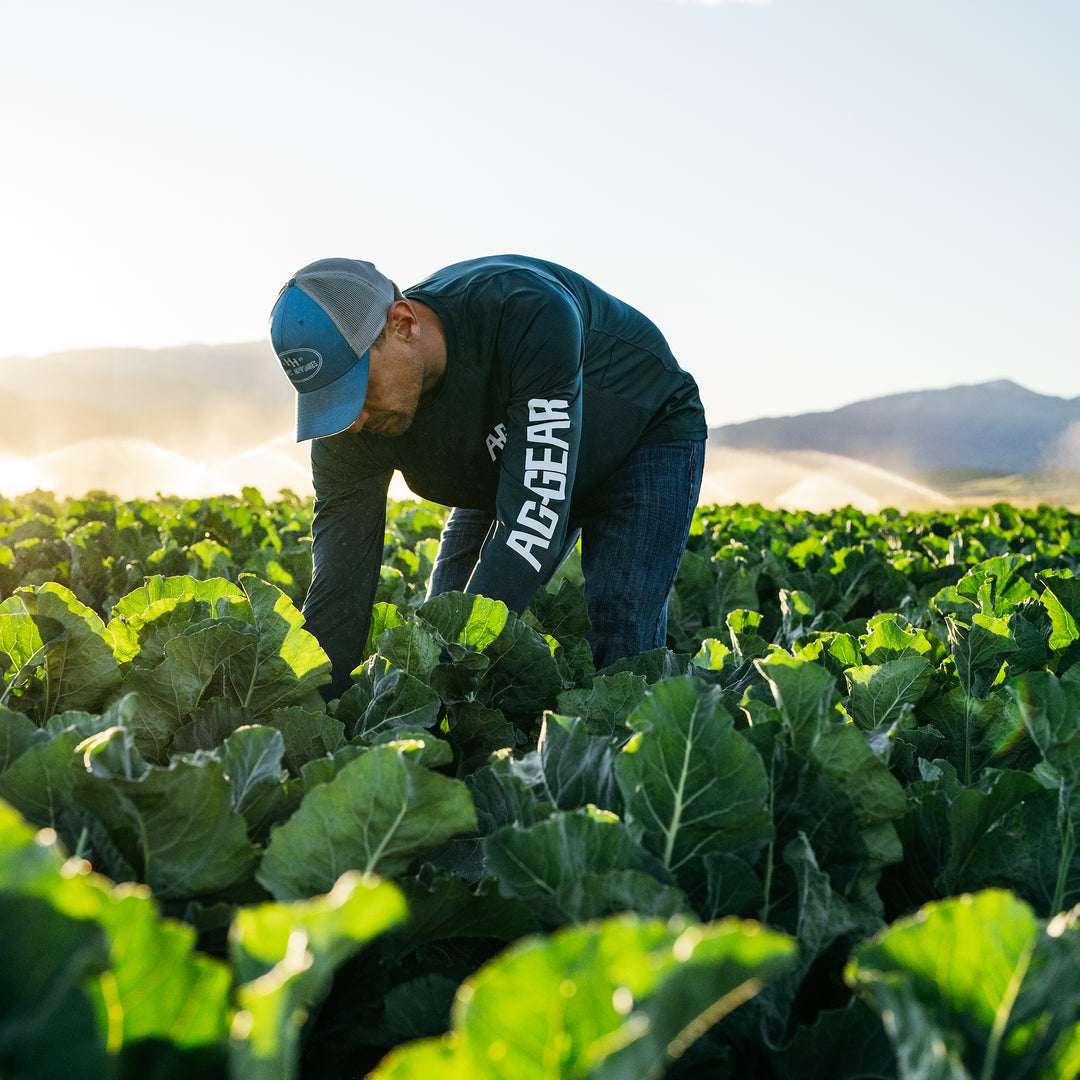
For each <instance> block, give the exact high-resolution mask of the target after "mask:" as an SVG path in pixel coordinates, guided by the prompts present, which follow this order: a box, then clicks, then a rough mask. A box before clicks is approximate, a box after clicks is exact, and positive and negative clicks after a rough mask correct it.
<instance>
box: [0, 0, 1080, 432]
mask: <svg viewBox="0 0 1080 1080" xmlns="http://www.w3.org/2000/svg"><path fill="white" fill-rule="evenodd" d="M3 22H4V30H3V34H2V36H0V101H2V105H0V109H2V117H3V130H4V150H5V153H4V167H3V170H2V172H0V207H2V209H0V252H2V253H3V257H2V259H0V297H2V299H0V309H2V317H0V356H9V355H15V354H20V355H25V356H29V357H34V356H39V355H42V354H44V353H47V352H51V351H56V350H61V349H69V348H80V347H98V346H107V345H138V346H146V347H160V346H165V345H176V344H183V343H189V342H206V343H216V342H230V341H250V340H254V339H257V338H260V337H263V336H264V335H265V331H266V317H267V313H268V311H269V308H270V306H271V304H272V302H273V299H274V296H275V294H276V292H277V290H278V288H279V286H280V285H281V284H282V282H283V281H284V280H285V279H286V278H287V277H288V276H289V275H290V274H291V273H292V271H294V270H295V269H296V268H297V267H299V266H300V265H302V264H303V263H305V262H308V261H310V260H311V259H315V258H320V257H323V256H328V255H350V256H354V257H359V258H367V259H372V260H373V261H375V262H376V263H378V264H379V266H380V267H381V268H382V269H383V270H384V271H385V272H386V273H388V274H390V275H391V276H392V277H394V278H395V279H396V280H397V281H398V283H399V284H400V285H402V286H403V287H407V286H408V285H409V284H410V283H412V282H413V281H416V280H418V279H419V278H421V277H423V276H424V275H425V274H426V273H428V272H429V271H430V270H433V269H435V268H437V267H438V266H441V265H444V264H445V263H448V262H453V261H455V260H457V259H461V258H468V257H472V256H474V255H480V254H492V253H497V252H502V251H518V252H524V253H528V254H536V255H542V256H544V257H546V258H550V259H554V260H556V261H559V262H563V263H566V264H567V265H569V266H573V267H575V268H576V269H579V270H581V271H583V272H584V273H586V274H588V275H589V276H591V277H592V278H593V279H594V280H595V281H597V282H598V283H599V284H601V285H603V286H605V287H606V288H608V289H610V290H611V291H612V292H615V293H616V294H618V295H620V296H622V297H623V298H624V299H626V300H629V301H630V302H632V303H634V304H636V305H637V306H638V307H640V308H642V309H643V310H644V311H645V312H647V313H648V314H649V315H651V316H652V317H653V318H654V319H655V320H656V321H657V322H658V323H659V324H660V326H661V327H662V329H663V330H664V331H665V332H666V333H667V335H668V337H669V339H670V341H671V343H672V345H673V347H674V349H675V351H676V354H677V355H678V356H679V358H680V360H681V361H682V363H683V365H684V366H685V367H687V368H688V369H690V370H691V371H693V372H694V374H695V375H696V376H697V377H698V380H699V382H700V384H701V386H702V391H703V397H704V399H705V403H706V408H707V411H708V415H709V420H710V423H712V424H713V425H716V424H721V423H726V422H732V421H737V420H744V419H750V418H753V417H757V416H764V415H779V414H785V413H794V412H803V411H809V410H811V409H827V408H834V407H836V406H839V405H843V404H846V403H848V402H850V401H854V400H858V399H861V398H865V397H872V396H876V395H879V394H883V393H889V392H893V391H900V390H909V389H922V388H925V387H931V386H948V385H954V384H957V383H966V382H981V381H984V380H988V379H996V378H1013V379H1015V380H1016V381H1018V382H1021V383H1022V384H1024V385H1026V386H1029V387H1031V388H1032V389H1035V390H1039V391H1042V392H1045V393H1056V394H1060V395H1062V396H1065V397H1072V396H1076V395H1080V355H1078V347H1077V343H1078V340H1080V334H1078V329H1080V327H1078V322H1080V316H1078V312H1080V297H1078V296H1077V292H1078V285H1080V254H1078V253H1080V213H1078V211H1077V192H1078V191H1080V148H1078V141H1077V125H1076V113H1077V107H1078V105H1080V65H1078V64H1077V60H1076V57H1077V56H1078V55H1080V3H1077V0H1014V2H1005V0H771V2H754V3H751V2H747V0H729V2H720V3H711V4H705V3H700V2H694V0H682V2H677V0H530V2H524V0H411V2H407V3H398V4H394V3H391V2H384V3H380V4H376V3H370V2H367V0H353V2H351V3H347V2H343V0H305V3H304V5H302V6H301V5H298V4H296V3H295V2H289V3H285V2H283V0H263V2H261V3H259V4H254V3H250V4H249V3H229V2H228V0H184V2H183V3H180V4H172V3H170V4H164V3H158V2H152V0H93V2H92V3H87V2H86V0H69V2H63V0H37V2H35V3H25V4H18V5H15V4H14V3H11V4H8V5H6V6H5V12H4V20H3Z"/></svg>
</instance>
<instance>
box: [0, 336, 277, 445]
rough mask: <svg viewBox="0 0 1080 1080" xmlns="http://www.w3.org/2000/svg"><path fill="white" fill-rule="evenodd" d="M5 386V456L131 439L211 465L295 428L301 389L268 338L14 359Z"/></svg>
mask: <svg viewBox="0 0 1080 1080" xmlns="http://www.w3.org/2000/svg"><path fill="white" fill-rule="evenodd" d="M0 386H3V387H4V395H3V404H4V412H3V423H2V424H0V453H4V452H6V453H12V454H16V453H17V454H21V455H33V454H42V453H47V452H49V451H52V450H55V449H56V448H57V447H58V446H62V445H65V444H67V443H70V442H72V441H74V440H76V439H91V438H98V437H106V436H110V437H111V436H128V437H131V438H135V439H146V440H148V441H151V442H154V443H156V444H157V445H159V446H161V447H163V448H165V449H167V450H171V451H175V452H177V453H182V454H186V455H188V456H189V457H193V458H195V459H196V460H205V461H212V460H218V459H220V458H221V457H223V456H229V455H231V454H232V453H239V452H240V451H242V450H245V449H247V448H248V447H250V446H253V445H257V444H259V443H262V442H265V441H268V440H270V439H273V438H275V437H277V436H280V435H281V434H282V433H283V432H287V431H289V430H290V428H291V425H292V423H293V409H294V404H293V401H294V395H293V390H292V387H290V386H289V384H288V382H287V381H286V379H285V378H284V377H283V376H282V374H281V369H280V368H279V367H278V365H277V362H276V359H275V357H274V353H273V350H272V349H271V347H270V343H269V341H266V342H248V343H241V344H237V345H184V346H180V347H177V348H170V349H120V348H117V349H80V350H75V351H72V352H62V353H52V354H50V355H48V356H41V357H36V358H34V359H32V360H28V359H26V358H25V357H20V356H8V357H3V358H0ZM21 387H27V389H26V390H22V389H20V388H21Z"/></svg>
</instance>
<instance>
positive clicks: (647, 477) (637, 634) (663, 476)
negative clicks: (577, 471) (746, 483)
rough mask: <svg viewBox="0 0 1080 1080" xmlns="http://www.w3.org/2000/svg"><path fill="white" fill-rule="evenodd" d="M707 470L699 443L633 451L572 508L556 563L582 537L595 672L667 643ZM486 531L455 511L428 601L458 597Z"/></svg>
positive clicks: (478, 515) (487, 525)
mask: <svg viewBox="0 0 1080 1080" xmlns="http://www.w3.org/2000/svg"><path fill="white" fill-rule="evenodd" d="M704 464H705V443H704V441H703V440H689V439H684V440H678V441H674V442H668V443H647V444H645V445H643V446H638V447H637V448H636V449H635V450H634V451H633V452H632V453H631V454H630V456H629V457H628V458H627V459H626V461H624V462H623V464H622V465H621V466H620V467H619V468H618V469H617V470H616V471H615V472H614V473H613V474H612V475H611V476H610V477H609V478H608V480H607V482H606V483H605V484H604V487H603V490H602V491H598V492H595V493H593V494H592V495H590V496H589V497H588V499H586V500H584V501H582V500H578V499H576V498H575V499H574V501H572V503H571V507H570V533H569V535H568V537H567V543H566V546H565V548H564V550H563V552H562V555H561V557H560V559H559V563H560V564H561V563H562V561H563V560H564V559H565V558H566V556H567V555H569V554H570V552H571V551H572V550H573V548H574V545H575V544H576V543H577V540H578V537H579V536H580V537H581V569H582V573H583V574H584V577H585V606H586V608H587V609H588V612H589V619H590V621H591V622H592V630H591V631H590V633H589V644H590V645H591V646H592V650H593V657H594V659H595V661H596V666H597V668H604V667H607V666H608V665H609V664H613V663H614V662H615V661H616V660H618V659H620V658H621V657H624V656H635V655H637V654H638V653H641V652H646V651H647V650H649V649H655V648H660V647H661V646H663V645H665V644H666V642H667V600H668V594H669V593H670V592H671V586H672V585H673V584H674V582H675V575H676V573H677V572H678V570H679V563H680V562H681V560H682V555H683V551H684V550H685V549H686V539H687V537H688V536H689V534H690V522H691V520H692V518H693V516H694V509H695V507H696V506H697V501H698V493H699V491H700V488H701V471H702V468H703V467H704ZM491 526H492V516H491V514H490V512H488V511H486V510H469V509H466V508H463V507H456V508H455V509H454V510H453V511H451V513H450V516H449V518H448V519H447V521H446V525H445V526H444V528H443V532H442V537H441V539H440V540H439V550H438V554H437V555H436V557H435V567H434V569H433V570H432V573H431V581H430V582H429V584H428V595H429V596H437V595H438V594H439V593H443V592H452V591H454V590H463V589H464V588H465V584H466V582H468V580H469V577H470V575H471V574H472V572H473V568H474V567H475V566H476V563H477V560H478V559H479V557H480V548H481V547H482V545H483V543H484V540H485V539H486V538H487V535H488V532H489V530H490V529H491Z"/></svg>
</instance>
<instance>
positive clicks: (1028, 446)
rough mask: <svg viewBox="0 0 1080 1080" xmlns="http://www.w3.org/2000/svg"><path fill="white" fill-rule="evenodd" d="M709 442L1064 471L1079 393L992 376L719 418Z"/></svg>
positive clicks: (872, 460)
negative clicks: (1054, 393)
mask: <svg viewBox="0 0 1080 1080" xmlns="http://www.w3.org/2000/svg"><path fill="white" fill-rule="evenodd" d="M709 442H710V445H712V446H715V447H727V448H730V449H735V450H755V451H766V452H777V451H786V450H816V451H824V452H826V453H831V454H839V455H841V456H843V457H849V458H855V459H856V460H859V461H863V462H865V463H868V464H871V465H876V466H878V467H880V468H883V469H889V470H891V471H893V472H898V473H902V474H904V475H913V474H925V473H931V472H936V471H940V470H957V469H959V470H986V471H992V472H1000V473H1029V472H1034V471H1036V470H1041V469H1048V468H1073V467H1076V466H1080V398H1068V399H1067V398H1060V397H1051V396H1048V395H1045V394H1037V393H1035V392H1034V391H1031V390H1027V389H1025V388H1024V387H1022V386H1020V385H1018V384H1017V383H1015V382H1011V381H1010V380H1007V379H1001V380H997V381H994V382H986V383H979V384H976V385H972V386H954V387H951V388H949V389H944V390H917V391H912V392H910V393H903V394H889V395H887V396H884V397H877V398H871V399H869V400H866V401H858V402H855V403H854V404H852V405H845V406H843V407H842V408H839V409H833V410H831V411H829V412H810V413H802V414H800V415H797V416H782V417H773V418H763V419H760V420H750V421H748V422H746V423H741V424H726V425H724V426H722V427H716V428H712V429H711V430H710V432H709Z"/></svg>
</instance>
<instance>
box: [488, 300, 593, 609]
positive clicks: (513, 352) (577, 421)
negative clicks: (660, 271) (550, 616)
mask: <svg viewBox="0 0 1080 1080" xmlns="http://www.w3.org/2000/svg"><path fill="white" fill-rule="evenodd" d="M504 307H505V314H504V318H503V326H504V329H503V331H502V333H501V335H500V339H499V354H500V360H501V363H502V364H503V367H504V371H505V375H506V384H507V397H508V400H507V403H506V431H507V437H506V445H505V447H504V448H503V452H502V459H501V462H500V466H499V485H498V491H497V493H496V513H495V528H494V530H493V532H492V534H491V536H489V537H488V539H487V541H486V543H485V544H484V548H483V551H482V552H481V555H480V561H479V563H478V564H477V567H476V570H475V571H474V572H473V575H472V577H471V578H470V579H469V583H468V585H467V590H468V591H469V592H471V593H478V594H480V595H483V596H490V597H493V598H495V599H498V600H502V601H504V602H505V603H506V605H507V606H508V607H509V608H510V609H511V610H512V611H516V612H518V613H520V612H522V611H523V610H524V609H525V607H526V606H527V605H528V603H529V600H530V599H531V598H532V595H533V593H534V592H536V590H537V589H538V588H540V587H541V586H542V585H543V584H544V583H545V582H546V581H547V579H548V578H549V577H550V576H551V574H552V573H554V571H555V570H556V569H557V565H558V559H559V556H560V554H561V553H562V549H563V546H564V544H565V541H566V535H567V526H568V523H569V517H570V495H571V492H572V489H573V485H574V474H575V472H576V470H577V458H578V447H579V445H580V440H581V378H582V363H583V349H584V327H583V325H582V318H581V313H580V311H579V310H578V307H577V305H576V304H575V303H574V301H573V300H572V299H571V298H570V296H569V295H568V294H567V293H565V292H564V291H563V290H561V289H558V288H551V287H544V288H540V287H537V288H534V289H521V290H520V291H519V292H517V293H515V295H514V296H512V297H511V298H509V299H508V301H507V302H506V304H505V305H504Z"/></svg>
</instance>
